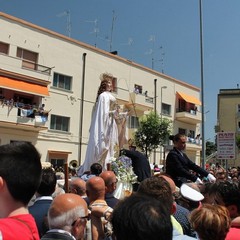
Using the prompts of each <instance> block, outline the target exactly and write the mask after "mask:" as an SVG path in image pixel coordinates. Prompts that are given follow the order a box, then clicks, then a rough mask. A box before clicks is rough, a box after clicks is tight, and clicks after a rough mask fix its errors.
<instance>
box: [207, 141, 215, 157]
mask: <svg viewBox="0 0 240 240" xmlns="http://www.w3.org/2000/svg"><path fill="white" fill-rule="evenodd" d="M216 151H217V145H216V143H214V142H209V141H207V142H206V156H209V155H211V154H212V153H214V152H216Z"/></svg>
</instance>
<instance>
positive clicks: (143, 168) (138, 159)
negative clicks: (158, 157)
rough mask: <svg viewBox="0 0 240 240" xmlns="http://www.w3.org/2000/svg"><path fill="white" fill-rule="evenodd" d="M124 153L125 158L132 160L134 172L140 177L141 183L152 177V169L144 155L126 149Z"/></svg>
mask: <svg viewBox="0 0 240 240" xmlns="http://www.w3.org/2000/svg"><path fill="white" fill-rule="evenodd" d="M123 153H124V155H125V156H127V157H129V158H131V160H132V167H133V171H134V173H135V174H136V175H137V176H138V181H139V182H141V181H143V180H144V179H145V178H149V177H151V167H150V164H149V161H148V159H147V157H146V156H145V155H144V154H142V153H140V152H138V151H130V150H126V149H124V151H123Z"/></svg>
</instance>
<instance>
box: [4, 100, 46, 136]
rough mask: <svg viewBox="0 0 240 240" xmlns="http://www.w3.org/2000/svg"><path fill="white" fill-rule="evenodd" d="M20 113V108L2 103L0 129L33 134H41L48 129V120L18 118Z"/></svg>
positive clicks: (39, 117)
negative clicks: (40, 132)
mask: <svg viewBox="0 0 240 240" xmlns="http://www.w3.org/2000/svg"><path fill="white" fill-rule="evenodd" d="M20 111H21V110H20V109H19V108H17V107H14V106H11V105H10V104H9V105H7V104H3V103H1V104H0V116H1V118H0V127H4V128H11V129H17V130H25V131H31V132H39V131H42V130H46V129H47V127H46V126H45V124H46V120H47V119H46V118H45V119H43V118H42V117H41V116H35V117H26V116H18V115H19V113H20ZM26 111H27V110H26ZM20 115H21V113H20ZM22 115H23V114H22Z"/></svg>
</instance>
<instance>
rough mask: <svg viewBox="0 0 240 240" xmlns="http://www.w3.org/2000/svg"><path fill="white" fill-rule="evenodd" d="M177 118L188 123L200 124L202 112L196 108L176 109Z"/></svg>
mask: <svg viewBox="0 0 240 240" xmlns="http://www.w3.org/2000/svg"><path fill="white" fill-rule="evenodd" d="M176 120H178V121H180V122H184V123H188V124H198V123H200V122H201V113H200V112H199V111H195V110H187V109H176Z"/></svg>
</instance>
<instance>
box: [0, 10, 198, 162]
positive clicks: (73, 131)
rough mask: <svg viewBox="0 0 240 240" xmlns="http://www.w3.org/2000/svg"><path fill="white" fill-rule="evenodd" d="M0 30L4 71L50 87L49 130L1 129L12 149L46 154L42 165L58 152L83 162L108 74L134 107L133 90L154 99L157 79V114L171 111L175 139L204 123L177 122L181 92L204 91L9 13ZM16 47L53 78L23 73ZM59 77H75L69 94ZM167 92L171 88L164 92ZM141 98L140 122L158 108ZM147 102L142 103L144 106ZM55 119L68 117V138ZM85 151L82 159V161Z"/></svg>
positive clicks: (46, 101)
mask: <svg viewBox="0 0 240 240" xmlns="http://www.w3.org/2000/svg"><path fill="white" fill-rule="evenodd" d="M0 26H1V35H0V41H1V42H4V43H8V44H9V45H10V51H9V55H8V56H5V55H2V54H0V68H1V69H2V70H4V71H7V72H8V74H9V75H10V76H11V75H12V76H13V75H14V74H18V75H19V76H20V75H21V76H26V77H29V78H30V77H31V78H35V79H38V81H40V82H42V83H45V84H48V90H49V96H46V97H44V98H43V99H42V103H44V104H45V108H46V109H47V110H49V111H50V112H49V118H48V121H47V123H46V124H45V130H44V129H43V130H41V131H37V130H36V127H32V128H31V127H29V128H23V129H22V128H21V129H19V128H18V127H17V125H16V124H12V123H11V124H10V125H7V124H6V123H5V125H0V140H1V141H0V142H1V144H5V143H8V142H10V141H11V140H25V141H31V142H33V143H34V144H35V145H36V147H37V148H38V149H39V151H40V152H41V154H42V161H48V160H49V154H50V155H51V154H56V151H59V154H60V155H61V154H62V155H63V156H64V157H65V158H67V160H68V161H69V162H70V161H71V160H78V159H79V158H80V159H81V160H82V161H83V160H84V156H85V151H86V146H87V142H88V137H89V127H90V121H91V114H92V109H93V106H94V103H95V99H96V94H97V90H98V86H99V84H100V80H99V76H100V74H101V73H104V72H109V73H111V74H113V76H114V77H116V78H117V87H118V91H117V93H116V94H115V96H116V98H117V99H118V100H119V101H122V102H126V103H127V102H130V103H131V98H130V93H131V92H132V91H133V89H134V84H137V85H141V86H142V87H143V92H145V91H148V96H149V97H151V98H154V92H155V90H154V79H157V93H156V96H157V98H156V101H157V102H156V109H157V112H158V113H160V112H161V99H162V102H163V103H165V104H169V105H171V114H170V115H163V117H166V118H168V119H170V120H172V121H173V134H176V133H177V131H178V128H179V127H181V128H186V129H187V130H194V131H195V132H196V133H199V131H200V130H199V126H200V123H199V122H198V123H193V124H189V123H186V122H184V121H179V120H176V103H177V98H178V97H177V92H185V93H187V94H189V95H191V96H194V97H195V98H198V99H199V89H198V88H197V87H195V86H192V85H189V84H187V83H184V82H183V81H180V80H177V79H174V78H172V77H170V76H167V75H164V74H161V73H160V72H157V71H154V70H151V69H149V68H146V67H144V66H141V65H139V64H137V63H134V62H131V61H129V60H127V59H124V58H121V57H119V56H115V55H112V54H110V53H108V52H105V51H103V50H100V49H97V48H94V47H92V46H90V45H87V44H84V43H82V42H79V41H76V40H74V39H70V38H68V37H66V36H63V35H60V34H57V33H55V32H52V31H50V30H47V29H44V28H41V27H39V26H36V25H33V24H31V23H28V22H25V21H23V20H20V19H16V18H14V17H12V16H9V15H6V14H4V13H0ZM17 47H21V48H23V49H26V50H29V51H33V52H36V53H38V54H39V58H38V64H40V65H44V66H47V67H49V68H51V69H52V70H51V75H50V76H49V75H46V74H43V73H39V72H35V71H30V70H26V69H22V67H21V59H18V58H17V57H16V50H17ZM84 54H86V67H85V87H84V99H83V100H84V104H83V128H82V138H81V141H82V148H81V149H80V146H79V142H80V136H79V133H80V130H81V129H80V123H81V122H80V120H81V116H80V110H81V101H82V99H81V97H82V96H81V92H82V81H83V80H82V75H83V55H84ZM54 72H55V73H59V74H63V75H67V76H71V77H72V88H71V90H70V91H68V90H62V89H59V88H56V87H53V73H54ZM0 75H1V72H0ZM163 86H166V87H167V88H166V89H161V88H162V87H163ZM0 87H1V86H0ZM161 92H162V98H161ZM137 97H138V101H139V102H138V104H139V106H140V107H139V108H137V109H136V113H137V114H139V116H138V117H140V116H141V115H143V114H144V113H146V112H148V111H149V110H152V109H153V108H154V104H153V103H152V104H151V103H146V102H144V99H145V96H143V95H139V96H137ZM136 99H137V98H136ZM142 100H143V102H141V101H142ZM142 105H143V106H142ZM199 107H200V106H199ZM51 115H59V116H65V117H69V118H70V129H69V132H62V131H55V130H51V129H50V118H51ZM0 121H1V120H0ZM189 148H190V150H189V151H192V147H191V146H189ZM193 149H194V152H195V154H191V156H192V159H193V160H194V161H197V162H199V151H200V149H201V147H200V146H198V147H197V148H193ZM80 151H81V156H79V154H80ZM161 156H162V154H160V150H158V151H157V163H158V162H159V160H160V158H161ZM151 161H152V159H151ZM159 163H160V162H159Z"/></svg>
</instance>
